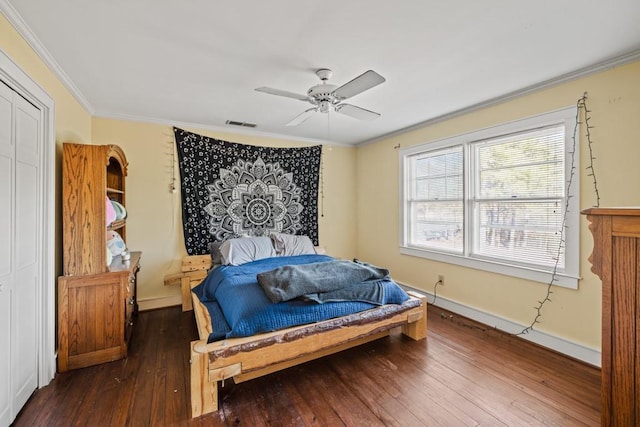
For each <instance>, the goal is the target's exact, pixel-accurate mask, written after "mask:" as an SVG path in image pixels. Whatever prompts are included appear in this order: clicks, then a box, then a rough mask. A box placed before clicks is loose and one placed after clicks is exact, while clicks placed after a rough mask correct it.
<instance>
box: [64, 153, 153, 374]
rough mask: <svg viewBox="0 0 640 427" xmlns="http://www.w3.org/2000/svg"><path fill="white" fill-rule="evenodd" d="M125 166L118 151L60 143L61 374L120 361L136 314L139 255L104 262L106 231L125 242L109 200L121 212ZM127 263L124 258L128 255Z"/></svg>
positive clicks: (122, 224) (122, 222) (120, 221)
mask: <svg viewBox="0 0 640 427" xmlns="http://www.w3.org/2000/svg"><path fill="white" fill-rule="evenodd" d="M127 166H128V165H127V160H126V158H125V155H124V152H123V151H122V150H121V149H120V147H118V146H116V145H85V144H69V143H65V144H63V157H62V225H63V236H62V237H63V239H62V246H63V248H62V249H63V252H62V257H63V274H64V275H63V276H60V277H59V278H58V370H59V371H61V372H62V371H66V370H68V369H76V368H82V367H85V366H90V365H95V364H98V363H104V362H109V361H112V360H116V359H121V358H123V357H125V356H126V355H127V347H128V343H129V340H130V338H131V334H132V331H133V325H134V321H135V315H136V314H137V307H138V304H137V273H138V270H139V269H140V257H141V253H140V252H131V253H130V259H123V257H121V256H115V257H113V258H112V259H109V257H108V256H107V251H108V249H107V232H109V233H112V234H113V233H118V234H119V235H120V236H121V237H122V239H123V240H124V241H125V243H126V225H127V221H126V217H124V218H119V219H117V220H116V221H113V222H111V223H110V224H109V225H108V226H107V213H106V206H107V203H106V202H107V200H106V199H107V198H109V199H110V200H114V201H116V202H118V203H119V204H121V205H122V206H126V204H125V195H126V186H125V177H126V175H127ZM125 258H126V257H125Z"/></svg>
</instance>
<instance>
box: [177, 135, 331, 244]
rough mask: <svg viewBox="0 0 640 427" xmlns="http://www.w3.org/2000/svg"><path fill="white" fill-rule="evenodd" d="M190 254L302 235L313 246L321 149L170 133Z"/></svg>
mask: <svg viewBox="0 0 640 427" xmlns="http://www.w3.org/2000/svg"><path fill="white" fill-rule="evenodd" d="M173 130H174V134H175V138H176V145H177V148H178V163H179V168H180V181H181V189H182V224H183V228H184V240H185V244H186V247H187V253H188V254H189V255H202V254H206V253H207V252H208V250H209V243H210V242H213V241H222V240H226V239H228V238H231V237H237V236H243V235H249V236H268V235H269V233H271V232H279V233H289V234H304V235H307V236H309V238H310V239H311V241H313V243H314V244H315V245H317V244H318V180H319V175H320V156H321V152H322V146H320V145H316V146H313V147H302V148H275V147H258V146H252V145H244V144H238V143H235V142H227V141H222V140H219V139H214V138H209V137H206V136H203V135H198V134H195V133H191V132H187V131H185V130H182V129H178V128H174V129H173Z"/></svg>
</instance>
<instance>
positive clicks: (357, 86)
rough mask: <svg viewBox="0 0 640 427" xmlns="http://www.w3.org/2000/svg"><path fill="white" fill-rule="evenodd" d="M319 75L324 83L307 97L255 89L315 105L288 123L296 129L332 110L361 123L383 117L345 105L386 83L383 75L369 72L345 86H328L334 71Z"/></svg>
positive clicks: (261, 88)
mask: <svg viewBox="0 0 640 427" xmlns="http://www.w3.org/2000/svg"><path fill="white" fill-rule="evenodd" d="M316 75H317V76H318V78H319V79H320V80H321V81H322V83H321V84H318V85H315V86H312V87H311V88H309V90H307V94H306V95H299V94H297V93H294V92H288V91H285V90H280V89H272V88H269V87H259V88H256V90H257V91H258V92H264V93H268V94H271V95H278V96H284V97H287V98H293V99H297V100H300V101H306V102H309V103H310V104H312V105H313V108H309V109H308V110H306V111H303V112H302V113H301V114H299V115H298V116H297V117H295V118H294V119H293V120H291V121H290V122H289V123H287V126H297V125H299V124H301V123H302V122H304V121H305V120H307V119H308V118H309V117H311V115H312V114H314V113H328V112H329V111H332V110H333V111H336V112H338V113H342V114H345V115H347V116H350V117H353V118H356V119H360V120H372V119H375V118H377V117H379V116H380V113H376V112H374V111H370V110H366V109H364V108H361V107H357V106H355V105H351V104H345V103H343V102H342V101H343V100H345V99H347V98H351V97H352V96H355V95H358V94H359V93H362V92H364V91H365V90H368V89H371V88H373V87H375V86H377V85H379V84H381V83H383V82H384V81H385V78H384V77H382V76H381V75H380V74H378V73H376V72H375V71H373V70H369V71H366V72H364V73H362V74H361V75H359V76H358V77H356V78H355V79H353V80H351V81H349V82H347V83H345V84H343V85H342V86H336V85H333V84H329V83H327V81H328V80H329V79H330V78H331V76H332V75H333V71H331V70H330V69H328V68H320V69H318V70H316Z"/></svg>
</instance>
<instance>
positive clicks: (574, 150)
mask: <svg viewBox="0 0 640 427" xmlns="http://www.w3.org/2000/svg"><path fill="white" fill-rule="evenodd" d="M576 114H577V107H576V106H572V107H566V108H562V109H559V110H555V111H551V112H548V113H544V114H540V115H537V116H531V117H527V118H523V119H519V120H515V121H512V122H507V123H502V124H498V125H496V126H492V127H488V128H484V129H480V130H476V131H471V132H468V133H465V134H460V135H455V136H452V137H448V138H444V139H440V140H436V141H431V142H427V143H423V144H419V145H415V146H411V147H406V148H401V149H400V150H399V155H398V158H399V181H400V221H399V222H400V224H399V226H400V230H399V231H400V234H399V236H400V242H399V248H400V253H401V254H404V255H410V256H416V257H421V258H426V259H431V260H434V261H440V262H446V263H450V264H455V265H460V266H464V267H469V268H474V269H479V270H484V271H489V272H493V273H499V274H504V275H509V276H513V277H518V278H522V279H527V280H532V281H536V282H541V283H552V284H553V285H559V286H563V287H567V288H571V289H577V288H578V281H579V279H580V277H579V274H580V200H579V196H580V173H579V169H580V156H579V154H580V143H579V135H580V132H579V127H578V126H577V124H576ZM558 124H563V125H564V129H565V137H564V149H565V159H564V179H565V185H564V188H565V190H564V193H563V198H562V208H563V209H564V208H565V206H567V207H568V213H567V215H566V222H565V229H564V236H563V241H564V246H565V254H564V255H565V266H564V269H557V270H556V269H555V267H549V268H543V267H533V266H526V265H519V264H517V263H513V262H510V261H508V260H504V261H499V260H496V259H486V258H481V257H476V256H471V247H470V246H471V244H472V242H471V238H470V237H469V236H470V234H471V233H473V232H474V231H473V227H474V224H473V223H474V218H473V213H472V209H473V205H474V202H475V200H474V199H473V197H472V195H473V191H471V185H472V182H473V177H472V175H473V174H474V173H473V172H470V171H471V169H470V168H471V167H472V165H471V164H470V162H471V156H470V151H471V149H472V146H473V144H474V143H475V142H479V141H482V140H490V139H495V138H499V137H503V136H505V135H509V134H514V133H521V132H526V131H532V130H535V129H538V128H542V127H546V126H552V125H558ZM454 146H462V149H463V201H464V208H463V212H464V213H463V235H464V243H463V251H462V254H454V253H450V252H446V251H439V250H436V249H429V248H424V247H418V246H415V245H411V244H410V243H409V242H410V240H409V238H410V236H409V230H410V228H411V227H410V226H411V209H410V204H409V203H410V202H409V196H410V191H411V186H412V185H413V184H412V182H410V180H409V178H410V177H409V174H410V170H409V164H408V162H409V159H410V158H411V157H412V156H415V155H417V154H419V153H426V152H431V151H435V150H443V149H447V148H451V147H454ZM569 177H571V179H570V178H569ZM569 181H570V182H571V186H570V188H569V193H568V197H569V199H568V201H567V199H566V198H567V182H569ZM554 270H556V271H555V273H554Z"/></svg>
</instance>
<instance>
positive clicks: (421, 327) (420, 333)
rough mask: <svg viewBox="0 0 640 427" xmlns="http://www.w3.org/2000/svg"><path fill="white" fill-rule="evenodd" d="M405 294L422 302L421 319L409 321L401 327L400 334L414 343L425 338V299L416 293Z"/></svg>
mask: <svg viewBox="0 0 640 427" xmlns="http://www.w3.org/2000/svg"><path fill="white" fill-rule="evenodd" d="M407 294H409V295H411V296H412V297H416V298H419V299H420V300H421V301H422V317H421V318H416V319H411V318H409V319H408V320H409V323H408V324H406V325H404V326H403V327H402V333H403V334H404V335H406V336H408V337H409V338H412V339H414V340H416V341H418V340H421V339H423V338H426V337H427V297H426V296H424V295H422V294H419V293H417V292H413V291H408V292H407Z"/></svg>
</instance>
